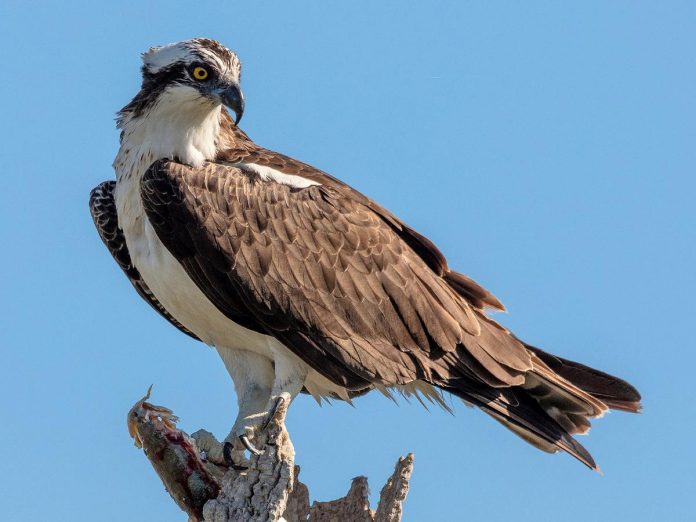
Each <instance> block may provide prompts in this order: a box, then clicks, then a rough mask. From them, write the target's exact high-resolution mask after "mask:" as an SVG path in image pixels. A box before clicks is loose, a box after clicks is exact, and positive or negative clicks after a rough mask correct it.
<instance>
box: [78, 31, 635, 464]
mask: <svg viewBox="0 0 696 522" xmlns="http://www.w3.org/2000/svg"><path fill="white" fill-rule="evenodd" d="M142 58H143V65H142V87H141V89H140V91H139V92H138V93H137V94H136V95H135V97H134V98H133V99H132V101H131V102H130V103H128V104H127V105H126V106H125V107H124V108H123V109H122V110H121V111H120V112H119V113H118V127H119V128H120V129H121V138H120V149H119V151H118V155H117V156H116V159H115V161H114V168H115V171H116V180H115V181H106V182H104V183H102V184H100V185H99V186H97V187H96V188H95V189H94V190H93V191H92V193H91V198H90V208H91V213H92V217H93V219H94V222H95V224H96V227H97V230H98V231H99V235H100V236H101V239H102V240H103V241H104V243H105V244H106V246H107V248H108V249H109V251H110V252H111V254H112V256H113V257H114V259H115V260H116V262H117V263H118V264H119V266H120V267H121V268H122V269H123V271H124V272H125V274H126V276H127V277H128V278H129V280H130V282H131V283H132V285H133V286H134V287H135V290H136V291H137V292H138V294H140V296H141V297H142V298H143V299H145V301H147V302H148V303H149V304H150V305H151V306H152V307H153V308H154V309H155V310H157V311H158V312H159V313H160V314H161V315H162V316H164V317H165V318H166V319H167V320H168V321H169V322H170V323H172V324H173V325H174V326H176V327H177V328H178V329H179V330H181V331H182V332H184V333H185V334H187V335H189V336H191V337H193V338H195V339H198V340H200V341H202V342H203V343H205V344H208V345H210V346H213V347H215V349H216V350H217V351H218V353H219V354H220V356H221V358H222V360H223V362H224V364H225V366H226V368H227V370H228V372H229V374H230V376H231V377H232V379H233V381H234V385H235V389H236V394H237V398H238V402H239V413H238V416H237V419H236V421H235V422H234V425H233V427H232V430H231V432H230V434H229V436H228V437H227V438H226V441H227V442H228V443H230V444H232V445H233V448H234V452H236V453H234V454H235V455H239V452H240V451H241V452H242V453H243V451H244V448H245V447H246V448H247V449H249V450H250V451H257V449H256V448H255V447H254V445H253V440H254V434H255V432H256V431H257V430H258V429H259V427H261V426H263V423H264V419H266V418H267V416H268V415H269V412H272V411H273V409H274V407H276V405H277V401H278V398H279V397H281V394H284V395H283V396H285V397H287V395H285V394H289V396H290V397H291V398H294V397H295V396H296V395H297V394H298V393H300V392H303V391H304V392H306V393H310V394H311V395H313V396H314V397H315V398H317V399H318V400H320V401H321V400H322V399H323V398H327V399H339V400H346V401H350V400H351V399H352V398H353V397H355V396H358V395H361V394H363V393H366V392H368V391H370V390H375V389H376V390H379V391H381V392H383V393H387V394H390V393H392V392H393V391H398V392H401V393H404V394H407V395H409V394H416V395H418V394H420V396H421V397H425V398H426V399H430V400H432V401H440V402H441V401H442V397H441V394H442V392H447V393H450V394H453V395H454V396H457V397H460V398H461V399H463V400H464V401H466V402H467V403H469V404H472V405H475V406H477V407H479V408H481V409H482V410H483V411H484V412H486V413H487V414H489V415H491V416H492V417H493V418H495V419H496V420H498V421H500V422H501V423H502V424H504V425H505V426H506V427H507V428H509V429H510V430H512V431H513V432H514V433H516V434H517V435H519V436H521V437H522V438H524V439H525V440H526V441H528V442H530V443H531V444H533V445H534V446H536V447H538V448H540V449H542V450H545V451H548V452H555V451H558V450H562V451H565V452H567V453H569V454H571V455H572V456H574V457H575V458H577V459H578V460H580V461H581V462H583V463H584V464H586V465H587V466H589V467H590V468H596V465H595V462H594V460H593V459H592V457H591V456H590V454H589V453H588V452H587V450H585V448H583V447H582V446H581V445H580V444H579V443H578V442H577V441H576V440H575V439H574V438H573V436H572V435H573V434H581V433H585V432H587V431H588V429H589V427H590V419H591V418H593V417H599V416H601V415H602V414H603V413H604V412H606V411H607V410H608V409H617V410H624V411H628V412H637V411H639V409H640V395H639V393H638V392H637V391H636V389H635V388H634V387H633V386H631V385H630V384H628V383H627V382H625V381H623V380H621V379H619V378H616V377H613V376H611V375H608V374H606V373H603V372H601V371H598V370H595V369H593V368H589V367H587V366H584V365H582V364H579V363H576V362H573V361H569V360H566V359H562V358H560V357H558V356H555V355H552V354H550V353H547V352H545V351H542V350H540V349H538V348H535V347H533V346H531V345H529V344H527V343H525V342H524V341H522V340H520V339H518V338H517V337H516V336H515V335H514V334H513V333H511V332H510V331H509V330H507V329H506V328H505V327H503V326H501V325H500V324H499V323H497V322H496V321H494V320H493V319H491V318H490V317H489V316H488V312H489V311H495V310H503V305H502V304H501V303H500V302H499V301H498V299H496V298H495V297H494V296H493V295H492V294H491V293H490V292H488V291H487V290H485V289H484V288H483V287H481V286H480V285H479V284H477V283H476V282H474V281H473V280H472V279H470V278H469V277H467V276H465V275H463V274H461V273H458V272H455V271H453V270H451V269H450V268H449V267H448V265H447V261H446V260H445V258H444V256H443V255H442V253H441V252H440V251H439V250H438V249H437V247H436V246H435V245H434V244H433V243H432V242H431V241H430V240H428V239H427V238H426V237H424V236H422V235H421V234H419V233H418V232H416V231H415V230H414V229H412V228H411V227H409V226H408V225H407V224H406V223H404V222H403V221H402V220H400V219H399V218H398V217H396V216H395V215H394V214H392V213H391V212H389V211H388V210H387V209H385V208H384V207H382V206H381V205H379V204H378V203H376V202H375V201H373V200H371V199H369V198H368V197H366V196H364V195H363V194H361V193H360V192H358V191H357V190H355V189H353V188H351V187H350V186H348V185H347V184H345V183H343V182H341V181H340V180H338V179H336V178H334V177H332V176H330V175H329V174H327V173H325V172H322V171H320V170H318V169H316V168H314V167H312V166H310V165H307V164H305V163H302V162H301V161H298V160H295V159H293V158H290V157H288V156H284V155H283V154H279V153H277V152H273V151H271V150H268V149H265V148H263V147H261V146H259V145H257V144H256V143H254V142H253V141H252V140H251V139H250V138H249V137H248V136H247V135H246V134H245V133H244V132H243V131H242V130H241V129H240V128H239V127H238V125H237V124H238V123H239V120H240V118H241V117H242V113H243V111H244V97H243V95H242V91H241V89H240V83H239V82H240V70H241V65H240V61H239V59H238V57H237V55H236V54H235V53H234V52H232V51H230V50H229V49H227V48H225V47H224V46H222V45H221V44H220V43H218V42H216V41H213V40H209V39H204V38H196V39H192V40H186V41H183V42H179V43H174V44H170V45H166V46H163V47H155V48H152V49H150V50H149V51H147V52H146V53H144V54H143V57H142ZM225 107H227V108H229V109H230V110H231V111H232V113H234V115H235V119H232V117H231V116H230V114H229V113H228V112H227V110H225ZM228 447H229V446H228Z"/></svg>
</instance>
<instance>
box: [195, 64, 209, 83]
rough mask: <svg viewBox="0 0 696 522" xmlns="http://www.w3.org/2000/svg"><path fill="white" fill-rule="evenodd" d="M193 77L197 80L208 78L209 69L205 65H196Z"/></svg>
mask: <svg viewBox="0 0 696 522" xmlns="http://www.w3.org/2000/svg"><path fill="white" fill-rule="evenodd" d="M193 77H194V78H195V79H196V80H205V79H206V78H208V70H207V69H206V68H205V67H196V68H194V69H193Z"/></svg>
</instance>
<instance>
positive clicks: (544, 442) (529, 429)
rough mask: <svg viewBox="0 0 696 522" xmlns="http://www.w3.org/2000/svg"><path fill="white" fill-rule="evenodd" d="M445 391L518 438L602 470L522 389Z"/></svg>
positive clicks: (455, 387)
mask: <svg viewBox="0 0 696 522" xmlns="http://www.w3.org/2000/svg"><path fill="white" fill-rule="evenodd" d="M443 388H444V389H445V390H446V391H448V392H450V393H452V394H453V395H456V396H457V397H460V398H462V399H463V400H465V401H466V402H469V403H472V404H474V405H475V406H478V407H479V408H481V409H482V410H483V411H484V412H486V413H487V414H489V415H490V416H491V417H493V418H494V419H496V420H497V421H499V422H501V423H502V424H503V425H505V426H506V427H507V428H509V429H510V430H511V431H513V432H514V433H515V434H516V435H518V436H520V437H522V438H523V439H524V440H526V441H527V442H529V443H530V444H532V445H534V446H536V447H537V448H539V449H541V450H543V451H546V452H550V453H553V452H556V451H559V450H562V451H565V452H566V453H569V454H570V455H572V456H573V457H575V458H576V459H578V460H579V461H580V462H582V463H583V464H585V465H586V466H588V467H589V468H591V469H594V470H599V468H598V467H597V465H596V464H595V461H594V459H593V458H592V455H590V453H589V452H588V451H587V450H586V449H585V448H584V447H583V446H582V444H580V443H579V442H578V441H576V440H575V439H574V438H573V437H572V436H571V435H570V433H568V431H567V430H565V429H563V427H562V426H561V425H559V424H558V423H557V422H556V421H555V420H554V419H553V418H552V417H551V416H550V415H548V413H547V412H545V411H544V410H543V409H542V407H541V406H540V405H539V404H538V403H537V402H536V401H535V400H534V399H533V398H532V397H531V395H529V394H528V393H526V392H525V390H524V389H523V388H521V387H513V388H497V389H496V388H488V387H485V386H478V385H477V384H475V383H473V382H472V381H468V380H457V381H450V382H449V383H448V384H447V386H444V387H443Z"/></svg>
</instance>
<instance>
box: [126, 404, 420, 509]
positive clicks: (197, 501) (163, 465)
mask: <svg viewBox="0 0 696 522" xmlns="http://www.w3.org/2000/svg"><path fill="white" fill-rule="evenodd" d="M148 397H149V393H148V396H146V397H145V398H143V399H142V400H141V401H138V403H136V405H135V406H134V407H133V408H132V409H131V412H130V413H129V429H130V431H131V435H133V437H134V438H135V440H136V445H141V446H142V447H143V448H144V449H145V453H146V455H147V457H148V459H149V460H150V462H151V463H152V465H153V467H154V468H155V471H156V472H157V474H158V475H159V476H160V478H161V479H162V482H163V483H164V485H165V487H166V488H167V491H168V492H169V493H170V495H171V496H172V498H173V499H174V501H175V502H176V503H177V505H178V506H179V507H180V508H181V509H182V510H184V511H185V512H186V513H187V514H188V515H189V521H190V522H239V521H250V522H276V521H285V522H344V521H346V522H398V521H399V520H401V515H402V506H403V502H404V499H405V498H406V494H407V493H408V488H409V479H410V477H411V472H412V470H413V454H409V455H407V456H406V457H401V458H400V459H399V461H398V462H397V463H396V467H395V469H394V473H393V474H392V476H391V477H390V478H389V480H388V481H387V483H386V484H385V486H384V487H383V488H382V491H381V494H380V499H379V504H378V506H377V509H376V510H375V511H373V510H371V509H370V501H369V490H368V484H367V478H366V477H356V478H354V479H353V481H352V483H351V486H350V489H349V490H348V493H347V494H346V496H345V497H342V498H340V499H337V500H332V501H329V502H316V501H315V502H314V504H312V505H311V507H310V503H309V498H310V497H309V491H308V489H307V486H305V485H304V484H302V483H301V482H300V481H299V480H298V476H299V472H300V468H299V466H295V462H294V461H295V450H294V448H293V446H292V442H291V441H290V436H289V435H288V432H287V430H286V429H285V414H286V412H287V407H288V405H289V403H290V401H289V400H286V401H284V402H283V403H282V404H281V405H280V407H279V408H278V410H277V411H276V412H275V414H274V416H273V419H271V421H270V422H269V424H268V426H267V427H266V429H265V430H264V431H263V433H262V434H260V436H259V437H257V441H256V443H257V445H258V446H259V447H262V448H263V453H262V454H261V455H252V456H251V458H250V459H249V467H248V469H246V470H242V471H237V470H234V469H228V468H226V467H223V466H220V465H217V464H214V463H213V462H218V463H220V462H222V461H223V459H222V446H221V445H220V443H219V442H218V441H217V440H215V438H214V437H213V435H212V434H210V433H208V432H206V431H203V430H201V431H198V432H196V433H194V434H193V436H192V437H189V436H188V435H187V434H186V433H184V432H183V431H181V430H179V429H177V428H176V425H175V422H176V420H177V419H176V417H174V416H173V414H172V412H171V411H170V410H168V409H166V408H163V407H160V406H154V405H152V404H149V403H147V402H145V399H147V398H148ZM155 448H156V451H153V449H155ZM201 484H203V485H201ZM192 491H193V492H194V493H195V494H191V492H192Z"/></svg>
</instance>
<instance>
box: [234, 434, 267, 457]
mask: <svg viewBox="0 0 696 522" xmlns="http://www.w3.org/2000/svg"><path fill="white" fill-rule="evenodd" d="M239 440H240V441H241V442H242V444H243V445H244V447H245V448H246V449H248V450H249V453H252V454H253V455H257V456H258V455H263V451H262V450H260V449H257V448H256V446H254V445H253V444H252V443H251V441H250V440H249V437H247V436H246V435H240V436H239Z"/></svg>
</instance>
